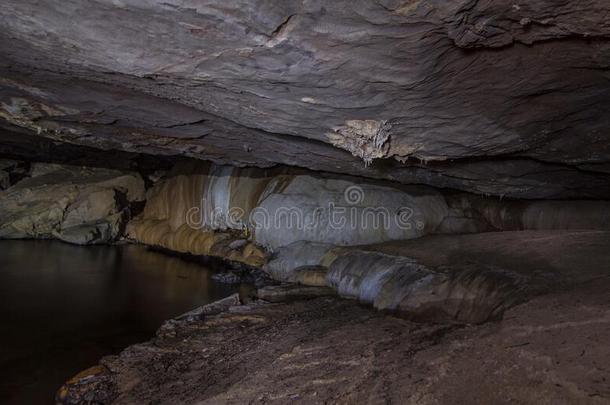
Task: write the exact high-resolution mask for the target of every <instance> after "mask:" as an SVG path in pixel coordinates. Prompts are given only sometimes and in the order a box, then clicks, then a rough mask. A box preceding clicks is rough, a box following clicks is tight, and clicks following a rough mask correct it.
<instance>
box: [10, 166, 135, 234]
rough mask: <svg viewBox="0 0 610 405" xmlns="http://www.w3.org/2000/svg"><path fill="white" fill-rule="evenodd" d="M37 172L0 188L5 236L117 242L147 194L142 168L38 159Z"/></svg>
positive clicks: (35, 167) (34, 168) (33, 169)
mask: <svg viewBox="0 0 610 405" xmlns="http://www.w3.org/2000/svg"><path fill="white" fill-rule="evenodd" d="M31 175H32V177H31V178H28V179H25V180H23V181H21V182H19V183H18V184H16V185H15V186H13V187H10V188H9V189H7V190H5V191H2V192H1V193H0V238H8V239H17V238H52V237H54V238H57V239H61V240H63V241H65V242H69V243H75V244H81V245H85V244H93V243H105V242H111V241H114V240H116V239H117V238H119V237H120V236H121V233H122V230H123V227H124V225H125V222H126V221H127V219H128V218H129V216H130V207H131V205H132V204H133V203H138V202H142V201H143V200H144V198H145V190H144V181H143V180H142V178H141V177H140V175H139V174H137V173H130V172H121V171H115V170H109V169H99V168H84V167H79V166H62V165H46V164H35V165H33V167H32V173H31Z"/></svg>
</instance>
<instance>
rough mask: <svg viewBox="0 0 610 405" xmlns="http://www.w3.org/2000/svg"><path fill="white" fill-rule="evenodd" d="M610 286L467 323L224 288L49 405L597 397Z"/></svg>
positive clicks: (608, 395)
mask: <svg viewBox="0 0 610 405" xmlns="http://www.w3.org/2000/svg"><path fill="white" fill-rule="evenodd" d="M609 288H610V278H608V277H603V278H600V279H598V280H596V281H595V282H589V283H586V284H581V285H578V286H576V287H573V288H571V289H570V290H568V291H564V292H561V293H554V294H549V295H546V296H543V297H539V298H535V299H533V300H531V301H529V302H527V303H524V304H521V305H518V306H515V307H513V308H512V309H509V310H508V311H507V313H506V315H505V317H504V319H503V320H502V321H500V322H491V323H487V324H484V325H470V326H468V325H455V324H453V325H447V324H430V323H416V322H412V321H409V320H406V319H404V318H401V317H396V316H394V315H389V314H384V313H382V312H379V311H375V310H373V309H371V308H370V307H366V306H361V305H356V304H355V303H354V302H353V301H349V300H344V299H340V298H336V297H330V296H326V297H319V296H316V294H313V295H311V296H310V297H309V299H306V297H305V296H304V295H301V297H300V299H295V297H294V296H291V297H290V298H287V299H286V300H279V301H281V302H275V303H269V302H267V301H264V300H258V299H254V300H246V301H244V300H240V298H239V297H238V296H232V297H229V298H227V299H224V300H222V301H220V302H218V303H215V304H212V305H209V306H205V307H203V308H199V309H198V310H196V311H193V312H191V313H188V314H186V315H184V316H181V317H178V318H176V319H174V320H171V321H168V322H166V323H165V324H164V325H163V326H162V327H161V328H160V329H159V331H158V332H157V336H156V337H154V338H153V339H151V340H150V341H148V342H144V343H142V344H138V345H134V346H131V347H129V348H127V349H125V350H124V351H123V352H122V353H121V354H120V355H118V356H109V357H105V358H104V359H102V360H101V362H100V364H99V365H97V366H95V367H93V368H90V369H88V370H85V371H84V372H82V373H80V374H79V375H77V376H75V377H74V378H72V379H71V380H70V381H68V382H67V383H66V384H65V385H64V386H63V387H62V388H61V389H60V390H59V392H58V394H57V403H59V404H82V403H101V404H105V403H114V404H128V403H198V404H216V403H227V404H232V403H234V404H238V403H252V404H269V403H278V404H279V403H286V402H291V403H315V404H325V403H346V404H347V403H356V402H357V403H367V404H368V403H371V404H373V403H418V404H437V403H449V402H450V403H473V404H474V403H477V404H478V403H481V404H483V403H518V404H519V403H540V404H559V403H561V404H564V403H565V404H568V403H587V404H589V403H590V404H603V403H607V402H608V401H609V400H610V380H609V378H608V377H609V374H608V373H609V370H608V364H610V350H609V348H608V346H607V344H606V343H607V341H608V339H609V338H610V310H609V309H608V308H610V297H609V296H608V294H607V292H608V291H609ZM288 296H289V295H286V296H285V297H288Z"/></svg>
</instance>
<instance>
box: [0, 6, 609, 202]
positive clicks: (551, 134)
mask: <svg viewBox="0 0 610 405" xmlns="http://www.w3.org/2000/svg"><path fill="white" fill-rule="evenodd" d="M608 13H610V4H609V3H608V2H607V1H605V0H584V1H578V2H577V1H563V2H560V3H558V2H556V1H553V0H534V1H528V2H505V1H501V0H452V1H445V0H431V1H425V2H424V1H420V0H377V1H373V0H353V1H352V0H350V1H348V0H344V1H321V0H317V1H316V0H312V1H303V2H285V1H264V0H241V1H233V2H218V1H215V0H212V1H207V2H201V1H192V0H168V1H163V2H161V1H139V0H122V1H111V0H96V1H91V2H86V3H84V2H81V1H78V0H62V1H58V0H52V1H46V2H43V3H40V2H35V1H33V0H5V1H3V2H2V3H1V4H0V22H1V27H2V28H0V55H2V58H1V59H0V117H1V120H0V126H1V127H2V131H4V134H3V136H8V137H12V138H15V139H19V138H20V137H21V136H22V134H23V133H28V134H30V135H34V136H39V137H46V138H50V139H53V140H56V141H61V142H67V143H72V144H79V145H86V146H90V147H95V148H100V149H106V150H108V149H118V150H124V151H132V152H141V153H148V154H156V155H185V156H190V157H195V158H198V159H206V160H211V161H214V162H216V163H231V164H233V165H238V166H246V165H247V166H259V167H270V166H274V165H276V164H283V165H289V166H301V167H307V168H311V169H314V170H319V171H326V172H336V173H346V174H352V175H358V176H362V177H370V178H377V179H387V180H393V181H397V182H401V183H423V184H428V185H432V186H435V187H439V188H453V189H459V190H464V191H471V192H476V193H482V194H492V195H497V196H508V197H518V198H576V197H578V198H610V186H609V181H608V176H609V173H610V142H608V134H607V131H608V127H610V125H609V124H610V118H609V116H608V114H607V113H606V112H607V110H608V108H609V107H610V86H609V82H608V80H609V78H610V68H609V66H610V23H609V22H608V19H607V18H606V16H607V15H608Z"/></svg>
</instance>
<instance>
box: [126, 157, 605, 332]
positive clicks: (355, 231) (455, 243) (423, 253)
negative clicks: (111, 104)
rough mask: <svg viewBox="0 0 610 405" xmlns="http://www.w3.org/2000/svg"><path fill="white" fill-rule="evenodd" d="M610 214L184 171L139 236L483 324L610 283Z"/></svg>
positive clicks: (288, 278) (266, 173)
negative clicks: (526, 305)
mask: <svg viewBox="0 0 610 405" xmlns="http://www.w3.org/2000/svg"><path fill="white" fill-rule="evenodd" d="M609 213H610V203H609V202H606V201H584V200H580V201H577V200H563V201H561V200H556V201H518V200H499V199H496V198H483V197H479V196H475V195H470V194H464V193H455V192H441V191H439V190H435V189H433V188H430V187H425V186H400V185H388V184H385V185H379V184H371V183H370V182H367V181H364V180H363V179H360V178H353V177H342V178H333V177H329V176H328V175H323V174H316V173H311V172H303V171H295V170H292V169H290V168H287V167H284V168H275V169H267V170H263V169H253V168H245V169H244V168H237V167H231V166H218V165H214V164H210V163H203V162H196V161H184V162H181V163H178V164H177V165H176V166H175V167H174V169H172V170H171V171H170V172H168V173H167V175H166V176H165V178H164V179H162V180H160V181H159V182H157V183H156V184H155V185H154V186H153V187H152V189H150V190H149V192H148V200H147V202H146V207H145V208H144V210H143V212H142V214H140V215H139V216H138V217H136V218H135V219H134V220H132V221H131V222H130V223H129V224H128V226H127V232H126V235H127V237H128V238H130V239H132V240H134V241H137V242H141V243H145V244H148V245H151V246H157V247H161V248H165V249H169V250H173V251H176V252H181V253H189V254H194V255H208V256H217V257H220V258H223V259H227V260H230V261H235V262H240V263H245V264H248V265H251V266H255V267H262V268H263V269H264V270H265V271H266V272H267V273H268V274H269V275H270V276H271V277H272V278H273V279H275V280H277V281H281V282H289V283H298V284H301V285H303V286H309V287H316V288H318V287H325V288H330V289H332V290H334V291H336V292H337V293H338V294H340V295H341V296H344V297H349V298H355V299H358V300H359V301H361V302H364V303H368V304H372V305H374V306H375V307H376V308H378V309H383V310H391V311H398V312H400V313H403V314H404V315H406V316H409V317H411V318H413V319H419V320H428V321H431V320H433V321H440V322H465V323H479V322H484V321H487V320H490V319H497V318H500V317H501V316H502V314H503V312H504V311H505V310H506V309H507V308H510V307H511V306H513V305H516V304H518V303H520V302H523V301H526V300H528V299H530V298H532V297H534V296H536V295H539V294H542V293H546V292H549V291H551V290H553V289H561V288H564V287H565V286H568V285H570V284H571V283H576V284H578V283H583V282H586V281H589V280H592V279H594V278H596V277H602V276H604V274H605V272H606V269H605V261H606V260H607V257H606V255H605V254H604V253H603V249H601V248H600V246H604V245H605V244H607V243H609V241H608V240H607V238H608V234H609V232H608V231H610V214H609ZM468 234H470V235H468ZM494 252H495V253H496V254H495V255H494ZM583 255H584V256H587V257H589V256H590V259H589V261H584V262H582V263H581V262H579V258H580V257H582V256H583ZM305 291H306V290H305ZM312 291H313V290H312ZM320 291H326V290H320ZM301 292H302V291H301V290H299V291H297V292H293V293H291V294H293V295H294V294H296V295H299V294H301ZM301 295H302V294H301Z"/></svg>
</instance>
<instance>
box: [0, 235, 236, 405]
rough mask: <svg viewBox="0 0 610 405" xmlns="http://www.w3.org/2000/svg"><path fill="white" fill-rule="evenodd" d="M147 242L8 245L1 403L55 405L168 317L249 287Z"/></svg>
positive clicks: (1, 274)
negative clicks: (218, 279)
mask: <svg viewBox="0 0 610 405" xmlns="http://www.w3.org/2000/svg"><path fill="white" fill-rule="evenodd" d="M212 274H213V273H212V272H211V271H210V270H209V269H207V268H205V267H202V266H201V265H200V264H196V263H191V262H187V261H184V260H182V259H179V258H176V257H171V256H167V255H164V254H161V253H156V252H151V251H148V250H146V249H145V248H143V247H141V246H133V245H126V246H95V247H77V246H72V245H67V244H64V243H60V242H56V241H1V242H0V321H1V325H2V326H1V329H0V403H29V404H35V403H52V400H53V395H54V393H55V390H56V389H57V388H58V386H59V385H60V384H61V383H62V382H63V381H65V380H66V379H67V378H69V377H70V376H72V375H73V374H75V373H76V372H78V371H80V370H81V369H83V368H86V367H88V366H90V365H93V364H95V363H96V362H97V361H98V360H99V358H100V357H102V356H104V355H107V354H111V353H117V352H119V351H120V350H121V349H122V348H124V347H125V346H128V345H129V344H132V343H135V342H138V341H142V340H146V339H148V338H149V337H150V336H152V335H153V334H154V331H155V330H156V329H157V328H158V327H159V326H160V324H161V323H162V322H163V320H165V319H168V318H171V317H174V316H176V315H178V314H181V313H183V312H186V311H188V310H190V309H192V308H195V307H197V306H200V305H203V304H206V303H208V302H211V301H214V300H217V299H220V298H223V297H225V296H227V295H229V294H231V293H233V292H235V291H236V290H237V289H239V288H245V286H227V285H219V284H217V283H214V282H213V281H212V280H211V275H212Z"/></svg>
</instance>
